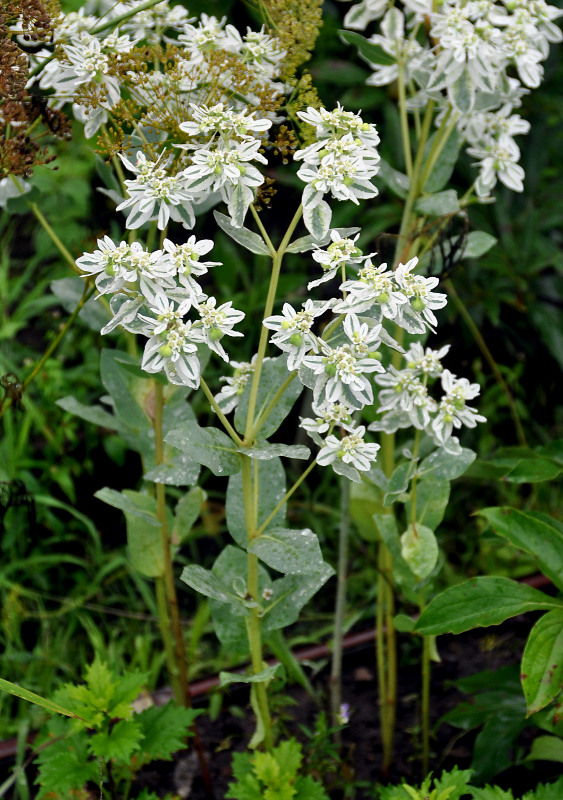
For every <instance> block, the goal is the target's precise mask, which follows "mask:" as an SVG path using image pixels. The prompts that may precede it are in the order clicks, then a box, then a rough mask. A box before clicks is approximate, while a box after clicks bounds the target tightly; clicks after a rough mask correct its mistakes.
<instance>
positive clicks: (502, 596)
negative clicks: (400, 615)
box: [415, 577, 563, 636]
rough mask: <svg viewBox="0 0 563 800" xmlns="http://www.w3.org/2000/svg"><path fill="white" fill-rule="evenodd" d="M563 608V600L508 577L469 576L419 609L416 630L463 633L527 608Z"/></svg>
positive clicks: (535, 609)
mask: <svg viewBox="0 0 563 800" xmlns="http://www.w3.org/2000/svg"><path fill="white" fill-rule="evenodd" d="M552 609H563V602H562V601H560V600H556V599H554V598H551V597H549V596H548V595H546V594H544V593H543V592H539V591H538V590H537V589H532V587H531V586H526V585H525V584H520V583H517V582H516V581H511V580H510V578H490V577H483V578H472V579H471V580H470V581H467V582H466V583H462V584H461V585H460V586H452V588H451V589H446V591H445V592H442V594H439V595H438V596H437V597H435V598H434V599H433V600H432V601H431V602H430V605H429V606H428V608H426V609H425V611H423V612H422V614H421V615H420V618H419V620H418V622H417V623H416V626H415V630H416V631H417V632H418V633H422V634H424V635H425V636H427V635H429V634H435V635H438V634H442V633H462V632H463V631H468V630H471V628H487V627H488V626H489V625H500V623H501V622H504V620H505V619H508V618H509V617H515V616H517V615H518V614H524V613H525V612H526V611H542V610H545V611H551V610H552Z"/></svg>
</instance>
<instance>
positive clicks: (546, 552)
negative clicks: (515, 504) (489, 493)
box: [478, 507, 563, 590]
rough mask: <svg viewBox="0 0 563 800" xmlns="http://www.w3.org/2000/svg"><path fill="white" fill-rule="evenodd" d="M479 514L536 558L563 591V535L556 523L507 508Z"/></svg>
mask: <svg viewBox="0 0 563 800" xmlns="http://www.w3.org/2000/svg"><path fill="white" fill-rule="evenodd" d="M478 513H479V515H480V516H482V517H485V519H487V520H488V521H489V522H490V524H491V525H492V527H493V530H494V531H495V533H498V534H499V536H503V537H504V538H505V539H508V541H509V542H511V543H512V544H513V545H515V546H516V547H518V548H520V550H523V551H524V552H525V553H530V554H531V555H533V556H535V557H536V558H537V559H538V564H539V566H540V569H541V571H542V572H543V573H544V575H547V576H548V578H550V579H551V580H552V581H553V583H554V584H555V585H556V586H557V587H558V588H559V589H561V590H563V533H562V532H561V530H560V529H559V528H558V527H557V525H556V524H555V520H553V521H552V520H551V519H550V518H549V517H545V516H544V515H541V516H540V517H538V516H537V514H536V513H534V512H533V511H518V510H517V509H515V508H507V507H498V508H484V509H483V510H482V511H479V512H478Z"/></svg>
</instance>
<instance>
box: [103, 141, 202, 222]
mask: <svg viewBox="0 0 563 800" xmlns="http://www.w3.org/2000/svg"><path fill="white" fill-rule="evenodd" d="M119 157H120V158H121V160H122V161H123V163H124V164H125V166H126V167H127V169H129V170H131V172H134V173H135V174H136V175H137V177H136V178H135V180H126V181H125V185H126V186H127V193H128V194H129V198H128V199H127V200H124V201H123V202H122V203H120V204H119V205H118V206H117V208H116V211H121V210H122V209H125V208H128V209H130V211H129V216H128V217H127V221H126V223H125V225H126V226H127V228H129V229H130V230H134V229H135V228H140V227H141V225H144V224H145V222H150V221H151V220H157V224H158V228H159V230H164V228H165V227H166V226H167V224H168V221H169V220H170V219H173V220H174V221H175V222H181V223H182V225H183V226H184V227H185V228H193V226H194V223H195V216H194V212H193V202H194V194H193V193H192V192H191V191H190V190H189V188H188V186H187V181H186V177H185V175H184V173H183V172H179V173H177V174H176V175H171V174H168V173H167V171H166V168H165V167H166V164H165V162H163V155H162V156H161V157H160V158H159V159H158V160H157V161H150V160H149V159H148V158H147V157H146V155H145V154H144V153H139V154H138V155H137V161H136V163H135V164H132V163H131V161H129V159H128V158H126V157H125V156H124V155H122V154H121V153H120V154H119Z"/></svg>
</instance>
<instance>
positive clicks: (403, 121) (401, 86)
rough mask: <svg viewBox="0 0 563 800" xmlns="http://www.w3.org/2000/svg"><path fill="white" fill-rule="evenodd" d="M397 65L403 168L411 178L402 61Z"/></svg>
mask: <svg viewBox="0 0 563 800" xmlns="http://www.w3.org/2000/svg"><path fill="white" fill-rule="evenodd" d="M398 67H399V76H398V78H397V89H398V93H399V117H400V120H401V138H402V140H403V153H404V156H405V170H406V173H407V175H408V176H409V178H412V171H413V164H412V152H411V140H410V134H409V120H408V117H407V96H406V92H405V65H404V62H403V61H399V62H398Z"/></svg>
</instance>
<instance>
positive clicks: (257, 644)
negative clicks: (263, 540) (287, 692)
mask: <svg viewBox="0 0 563 800" xmlns="http://www.w3.org/2000/svg"><path fill="white" fill-rule="evenodd" d="M254 489H255V486H254V482H253V479H252V459H251V458H249V457H248V456H243V460H242V493H243V502H244V516H245V520H246V539H247V542H248V544H249V545H250V544H251V543H252V541H253V540H254V539H255V538H256V537H257V536H258V531H257V530H256V527H257V519H256V507H255V503H254ZM247 564H248V566H247V569H248V575H247V587H246V588H247V592H248V594H249V595H250V597H251V598H252V599H253V600H254V602H255V604H256V605H255V606H254V608H251V609H250V615H249V617H248V620H247V631H248V643H249V646H250V659H251V663H252V671H253V673H254V674H255V675H256V674H257V673H259V672H261V671H262V670H263V669H264V663H263V658H262V636H261V631H260V615H259V605H260V599H261V598H260V597H259V588H258V557H257V556H255V555H254V554H253V553H248V554H247ZM255 691H256V700H257V702H258V710H259V713H260V717H261V720H262V725H263V727H264V746H265V748H266V750H271V749H272V748H273V746H274V737H273V731H272V720H271V717H270V709H269V707H268V695H267V693H266V685H265V684H264V683H257V684H256V686H255Z"/></svg>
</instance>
